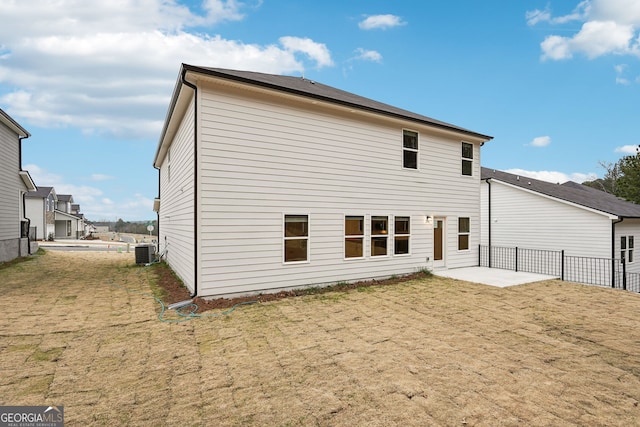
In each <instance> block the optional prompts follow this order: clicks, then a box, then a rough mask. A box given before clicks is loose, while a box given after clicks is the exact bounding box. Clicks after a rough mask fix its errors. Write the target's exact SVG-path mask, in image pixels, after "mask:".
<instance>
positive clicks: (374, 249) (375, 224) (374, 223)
mask: <svg viewBox="0 0 640 427" xmlns="http://www.w3.org/2000/svg"><path fill="white" fill-rule="evenodd" d="M388 243H389V217H386V216H372V217H371V256H385V255H387V247H388V246H387V244H388Z"/></svg>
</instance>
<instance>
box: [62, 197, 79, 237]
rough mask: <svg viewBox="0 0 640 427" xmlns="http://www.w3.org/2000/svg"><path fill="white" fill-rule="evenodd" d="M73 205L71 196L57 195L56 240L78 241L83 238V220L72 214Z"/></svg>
mask: <svg viewBox="0 0 640 427" xmlns="http://www.w3.org/2000/svg"><path fill="white" fill-rule="evenodd" d="M73 204H74V203H73V196H72V195H71V194H58V204H57V206H56V212H55V217H56V234H55V236H56V238H57V239H79V238H80V237H82V236H84V218H82V217H79V216H77V215H76V214H74V213H73V211H72V209H71V206H73Z"/></svg>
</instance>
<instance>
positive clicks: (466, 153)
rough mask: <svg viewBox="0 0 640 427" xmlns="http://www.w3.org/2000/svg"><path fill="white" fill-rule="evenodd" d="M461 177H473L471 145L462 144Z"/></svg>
mask: <svg viewBox="0 0 640 427" xmlns="http://www.w3.org/2000/svg"><path fill="white" fill-rule="evenodd" d="M462 175H466V176H472V175H473V144H469V143H468V142H463V143H462Z"/></svg>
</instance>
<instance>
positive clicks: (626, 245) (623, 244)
mask: <svg viewBox="0 0 640 427" xmlns="http://www.w3.org/2000/svg"><path fill="white" fill-rule="evenodd" d="M634 249H635V239H634V236H633V235H630V236H620V259H621V260H623V261H624V262H626V263H627V264H632V263H633V252H634Z"/></svg>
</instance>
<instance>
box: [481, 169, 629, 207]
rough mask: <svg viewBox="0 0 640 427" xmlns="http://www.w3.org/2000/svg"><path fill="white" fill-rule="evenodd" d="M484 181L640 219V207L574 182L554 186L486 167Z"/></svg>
mask: <svg viewBox="0 0 640 427" xmlns="http://www.w3.org/2000/svg"><path fill="white" fill-rule="evenodd" d="M482 179H483V180H487V179H493V180H496V181H501V182H505V183H507V184H511V185H513V186H516V187H521V188H525V189H527V190H530V191H534V192H536V193H540V194H544V195H546V196H549V197H553V198H556V199H559V200H564V201H566V202H570V203H574V204H576V205H580V206H584V207H587V208H590V209H594V210H597V211H600V212H604V213H608V214H611V215H616V216H619V217H625V218H640V205H637V204H635V203H632V202H629V201H626V200H623V199H620V198H618V197H616V196H614V195H613V194H609V193H605V192H604V191H600V190H597V189H595V188H591V187H587V186H586V185H582V184H578V183H577V182H573V181H568V182H565V183H564V184H559V183H558V184H553V183H550V182H546V181H540V180H537V179H533V178H528V177H524V176H520V175H514V174H511V173H507V172H502V171H498V170H495V169H490V168H485V167H483V168H482Z"/></svg>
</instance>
